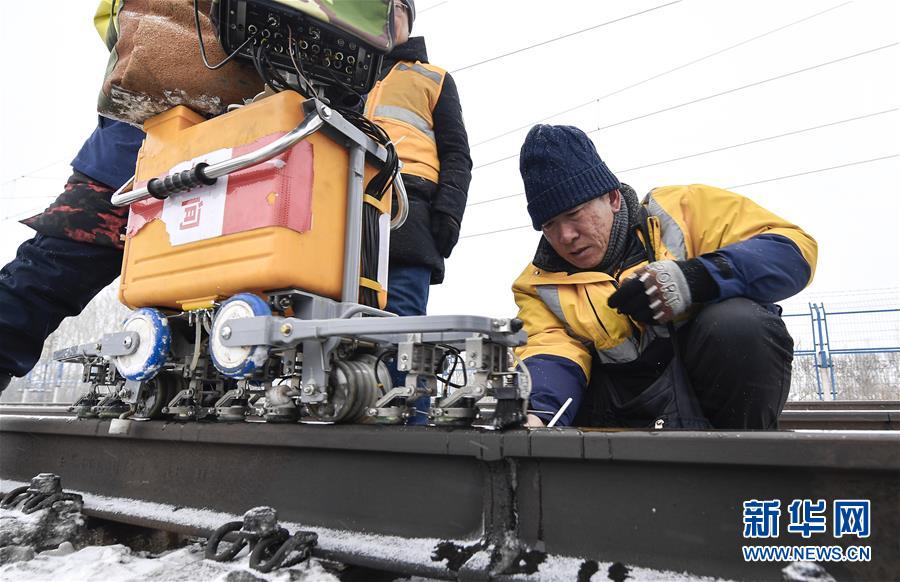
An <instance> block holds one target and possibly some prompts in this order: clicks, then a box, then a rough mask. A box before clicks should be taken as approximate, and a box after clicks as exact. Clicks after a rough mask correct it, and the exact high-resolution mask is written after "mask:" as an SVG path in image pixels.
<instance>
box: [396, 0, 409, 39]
mask: <svg viewBox="0 0 900 582" xmlns="http://www.w3.org/2000/svg"><path fill="white" fill-rule="evenodd" d="M408 40H409V8H407V7H406V4H404V3H403V2H398V1H396V0H395V2H394V45H395V46H396V45H398V44H403V43H405V42H406V41H408Z"/></svg>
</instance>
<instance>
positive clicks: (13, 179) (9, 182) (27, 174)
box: [0, 158, 66, 186]
mask: <svg viewBox="0 0 900 582" xmlns="http://www.w3.org/2000/svg"><path fill="white" fill-rule="evenodd" d="M64 161H66V158H60V159H58V160H56V161H55V162H51V163H49V164H47V165H46V166H41V167H40V168H37V169H34V170H31V171H30V172H25V173H24V174H22V175H21V176H18V177H16V178H10V179H9V180H4V181H3V182H0V186H6V185H7V184H12V183H13V182H18V181H19V180H22V179H23V178H30V177H32V176H33V175H34V174H37V173H38V172H41V171H43V170H46V169H47V168H52V167H53V166H56V165H58V164H61V163H62V162H64Z"/></svg>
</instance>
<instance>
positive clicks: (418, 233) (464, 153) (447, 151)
mask: <svg viewBox="0 0 900 582" xmlns="http://www.w3.org/2000/svg"><path fill="white" fill-rule="evenodd" d="M414 20H415V3H414V1H413V0H395V2H394V50H393V51H391V52H390V53H389V54H388V55H387V56H386V57H385V61H384V63H383V64H382V68H381V73H380V78H379V80H378V82H377V83H376V84H375V87H374V88H373V89H372V91H371V92H369V95H368V97H367V98H366V107H365V113H366V116H367V117H368V118H369V119H372V120H373V121H375V122H376V123H377V124H378V125H380V126H381V127H382V128H384V130H385V131H387V133H388V135H389V136H390V137H391V140H392V141H393V142H394V144H395V146H396V148H397V153H398V155H399V156H400V160H401V161H402V162H403V169H402V170H401V172H402V174H403V182H404V183H405V185H406V189H407V192H408V194H409V202H410V208H409V219H408V220H407V221H406V224H405V225H404V226H403V227H402V228H400V229H398V230H397V231H395V232H393V233H391V252H390V271H389V274H388V285H389V289H388V307H387V309H388V311H391V312H393V313H396V314H398V315H424V314H425V311H426V305H427V302H428V286H429V285H431V284H438V283H441V282H442V281H443V280H444V259H446V258H447V257H449V256H450V253H451V252H452V251H453V247H454V246H455V245H456V242H457V240H458V239H459V229H460V223H461V222H462V218H463V212H464V211H465V207H466V197H467V195H468V190H469V182H470V181H471V179H472V158H471V157H470V156H469V140H468V136H467V135H466V128H465V125H464V123H463V118H462V109H461V107H460V103H459V94H458V93H457V90H456V84H455V83H454V81H453V77H451V76H450V74H449V73H447V71H445V70H444V69H442V68H440V67H436V66H434V65H432V64H431V63H429V62H428V54H427V51H426V49H425V39H424V38H422V37H412V38H410V37H409V34H410V32H411V31H412V24H413V21H414ZM401 283H402V284H401Z"/></svg>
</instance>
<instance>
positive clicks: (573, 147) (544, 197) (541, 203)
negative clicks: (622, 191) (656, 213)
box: [519, 125, 621, 230]
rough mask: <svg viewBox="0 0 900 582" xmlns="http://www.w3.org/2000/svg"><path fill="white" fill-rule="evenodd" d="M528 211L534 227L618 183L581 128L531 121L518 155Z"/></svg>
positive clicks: (616, 187) (612, 188)
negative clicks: (531, 124)
mask: <svg viewBox="0 0 900 582" xmlns="http://www.w3.org/2000/svg"><path fill="white" fill-rule="evenodd" d="M519 172H521V174H522V181H523V182H524V183H525V198H527V199H528V214H530V215H531V223H532V225H533V226H534V229H535V230H541V225H542V224H544V223H545V222H547V221H548V220H550V219H551V218H553V217H554V216H556V215H557V214H561V213H563V212H565V211H566V210H569V209H570V208H574V207H576V206H578V205H579V204H583V203H585V202H587V201H588V200H592V199H594V198H598V197H600V196H603V195H604V194H606V193H608V192H612V191H613V190H616V189H618V188H619V187H621V184H620V183H619V180H618V179H617V178H616V177H615V175H614V174H613V173H612V172H610V171H609V168H607V167H606V164H604V163H603V160H601V159H600V156H599V155H598V154H597V148H595V147H594V143H593V142H592V141H591V140H590V138H589V137H588V136H587V134H585V133H584V132H583V131H581V130H580V129H578V128H577V127H571V126H569V125H535V126H534V127H532V128H531V131H529V132H528V136H527V137H525V143H523V144H522V152H521V155H520V157H519Z"/></svg>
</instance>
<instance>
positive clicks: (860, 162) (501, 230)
mask: <svg viewBox="0 0 900 582" xmlns="http://www.w3.org/2000/svg"><path fill="white" fill-rule="evenodd" d="M894 158H900V154H889V155H886V156H879V157H877V158H869V159H867V160H858V161H855V162H847V163H844V164H837V165H834V166H828V167H826V168H817V169H815V170H808V171H805V172H796V173H793V174H786V175H784V176H777V177H774V178H765V179H762V180H754V181H752V182H745V183H743V184H733V185H731V186H726V187H725V189H727V190H731V189H734V188H744V187H746V186H755V185H757V184H765V183H768V182H776V181H778V180H787V179H790V178H797V177H801V176H811V175H813V174H821V173H823V172H830V171H833V170H838V169H841V168H849V167H851V166H860V165H863V164H872V163H875V162H881V161H884V160H891V159H894ZM525 228H532V226H531V225H530V224H523V225H521V226H510V227H507V228H498V229H496V230H489V231H486V232H476V233H473V234H466V235H463V236H461V237H459V240H463V239H471V238H478V237H482V236H488V235H492V234H500V233H504V232H510V231H513V230H522V229H525Z"/></svg>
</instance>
